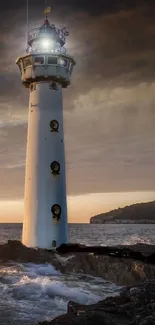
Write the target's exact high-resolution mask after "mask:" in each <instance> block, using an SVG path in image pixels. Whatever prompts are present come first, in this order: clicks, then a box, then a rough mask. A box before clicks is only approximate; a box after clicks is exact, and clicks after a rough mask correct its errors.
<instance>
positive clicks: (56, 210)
mask: <svg viewBox="0 0 155 325" xmlns="http://www.w3.org/2000/svg"><path fill="white" fill-rule="evenodd" d="M51 212H52V214H53V218H54V219H57V220H59V219H60V215H61V206H60V205H59V204H54V205H53V206H52V207H51Z"/></svg>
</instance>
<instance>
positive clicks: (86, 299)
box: [0, 224, 155, 325]
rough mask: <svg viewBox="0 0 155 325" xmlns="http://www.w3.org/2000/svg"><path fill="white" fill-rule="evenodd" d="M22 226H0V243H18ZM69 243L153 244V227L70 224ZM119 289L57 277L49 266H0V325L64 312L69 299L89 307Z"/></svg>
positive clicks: (23, 324) (69, 276)
mask: <svg viewBox="0 0 155 325" xmlns="http://www.w3.org/2000/svg"><path fill="white" fill-rule="evenodd" d="M21 232H22V225H20V224H0V243H5V242H7V240H8V239H12V240H15V239H17V240H21ZM69 238H70V242H72V243H73V242H74V243H75V242H78V243H82V244H85V245H117V244H136V243H137V242H141V243H147V244H155V225H148V224H147V225H140V224H137V225H131V224H130V225H124V224H123V225H118V224H117V225H114V224H107V225H95V224H70V225H69ZM119 290H120V287H118V286H116V285H115V284H113V283H111V282H109V281H105V280H104V279H101V278H94V277H92V276H87V275H83V274H76V275H75V274H74V275H73V274H67V275H64V274H61V273H60V272H58V271H56V270H55V268H54V267H53V266H52V265H48V264H45V265H34V264H32V263H29V264H21V263H8V264H5V265H0V325H15V324H20V325H28V324H29V325H31V324H33V325H34V324H36V323H37V322H39V321H40V322H41V321H44V320H51V319H52V318H54V317H56V316H58V315H60V314H63V313H65V312H66V309H67V303H68V301H69V300H72V301H75V302H78V303H81V304H92V303H95V302H97V301H99V300H101V299H104V298H106V297H107V296H109V295H110V296H111V295H116V294H118V292H119Z"/></svg>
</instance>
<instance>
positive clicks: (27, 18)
mask: <svg viewBox="0 0 155 325" xmlns="http://www.w3.org/2000/svg"><path fill="white" fill-rule="evenodd" d="M26 24H27V32H26V47H27V43H28V32H29V0H27V3H26Z"/></svg>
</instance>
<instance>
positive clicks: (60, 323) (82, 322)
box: [40, 281, 155, 325]
mask: <svg viewBox="0 0 155 325" xmlns="http://www.w3.org/2000/svg"><path fill="white" fill-rule="evenodd" d="M67 324H69V325H94V324H96V325H97V324H99V325H154V324H155V281H154V282H145V283H143V284H139V285H138V286H136V287H127V288H124V289H123V290H122V292H121V294H120V296H117V297H108V298H106V299H105V300H103V301H99V302H98V303H97V304H94V305H90V306H84V305H79V304H77V303H73V302H69V303H68V309H67V313H66V314H65V315H62V316H59V317H57V318H56V319H54V320H52V321H51V322H43V323H40V325H67Z"/></svg>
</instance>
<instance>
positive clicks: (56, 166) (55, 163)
mask: <svg viewBox="0 0 155 325" xmlns="http://www.w3.org/2000/svg"><path fill="white" fill-rule="evenodd" d="M51 171H52V174H54V175H58V174H60V164H59V163H58V161H53V162H52V163H51Z"/></svg>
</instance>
